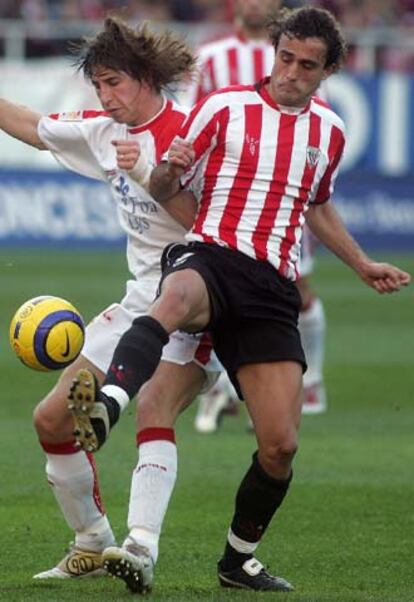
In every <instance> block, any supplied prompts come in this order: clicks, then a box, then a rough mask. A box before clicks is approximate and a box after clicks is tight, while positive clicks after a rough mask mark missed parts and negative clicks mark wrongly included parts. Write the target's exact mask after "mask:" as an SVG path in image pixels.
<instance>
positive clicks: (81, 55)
mask: <svg viewBox="0 0 414 602" xmlns="http://www.w3.org/2000/svg"><path fill="white" fill-rule="evenodd" d="M72 53H73V54H74V55H75V59H74V64H75V66H76V67H77V69H78V70H79V71H81V72H83V74H84V75H85V77H86V78H87V79H91V78H92V77H93V73H94V71H95V69H96V67H98V66H99V67H107V68H109V69H113V70H114V71H123V72H125V73H127V74H128V75H129V76H130V77H132V78H133V79H136V80H138V81H140V82H143V81H144V82H147V83H149V84H150V85H151V86H152V87H153V88H154V89H156V90H157V91H158V92H159V91H161V90H162V89H164V88H166V87H168V86H170V85H174V84H178V83H179V82H181V81H183V80H184V79H191V77H192V75H193V73H194V69H195V65H196V57H195V56H194V54H193V53H192V51H191V50H190V48H189V47H188V46H187V44H186V43H185V41H184V40H183V39H182V38H180V37H178V36H177V35H175V34H173V33H172V32H170V31H163V32H156V31H153V30H152V29H150V27H149V26H148V24H147V23H143V24H141V25H139V26H138V27H137V28H136V29H133V28H132V27H130V26H129V25H127V23H125V22H124V21H123V20H122V19H120V18H119V17H115V16H111V17H107V18H106V19H105V22H104V27H103V29H102V30H101V31H100V32H99V33H97V34H96V35H95V36H94V37H92V38H83V39H82V40H81V41H80V43H79V44H77V45H76V46H73V47H72Z"/></svg>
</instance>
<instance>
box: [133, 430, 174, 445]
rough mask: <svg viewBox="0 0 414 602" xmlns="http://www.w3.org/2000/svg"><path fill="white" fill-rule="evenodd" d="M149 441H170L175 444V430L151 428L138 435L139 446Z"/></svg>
mask: <svg viewBox="0 0 414 602" xmlns="http://www.w3.org/2000/svg"><path fill="white" fill-rule="evenodd" d="M149 441H170V442H171V443H175V433H174V429H171V428H165V427H160V426H159V427H156V426H154V427H149V428H146V429H142V431H139V433H137V446H139V445H141V443H148V442H149Z"/></svg>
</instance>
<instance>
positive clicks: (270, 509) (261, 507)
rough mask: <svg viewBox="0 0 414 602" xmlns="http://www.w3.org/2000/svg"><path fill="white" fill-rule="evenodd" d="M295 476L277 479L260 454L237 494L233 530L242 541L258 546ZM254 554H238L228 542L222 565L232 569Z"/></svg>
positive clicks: (255, 455) (224, 567)
mask: <svg viewBox="0 0 414 602" xmlns="http://www.w3.org/2000/svg"><path fill="white" fill-rule="evenodd" d="M291 479H292V474H291V475H290V477H289V478H288V479H286V480H284V479H283V480H282V479H274V478H273V477H271V476H270V475H268V474H267V473H266V472H265V471H264V470H263V468H262V467H261V466H260V464H259V461H258V459H257V452H255V453H254V454H253V462H252V464H251V466H250V468H249V470H248V471H247V473H246V474H245V476H244V478H243V480H242V482H241V484H240V487H239V489H238V491H237V495H236V504H235V506H236V507H235V512H234V516H233V520H232V523H231V530H232V532H233V533H234V535H236V536H237V537H239V538H240V539H242V540H243V541H247V542H251V543H257V542H258V541H260V539H261V537H262V535H263V534H264V532H265V531H266V529H267V527H268V525H269V523H270V521H271V520H272V518H273V516H274V514H275V513H276V510H277V509H278V508H279V506H280V505H281V503H282V502H283V499H284V497H285V495H286V493H287V490H288V488H289V484H290V481H291ZM251 556H252V555H251V554H242V553H240V552H237V550H235V549H234V548H233V547H232V546H231V545H230V544H229V543H227V545H226V549H225V552H224V556H223V559H222V561H221V566H222V568H223V569H227V570H231V569H232V568H234V567H235V566H240V565H241V564H243V562H244V561H245V560H248V558H250V557H251Z"/></svg>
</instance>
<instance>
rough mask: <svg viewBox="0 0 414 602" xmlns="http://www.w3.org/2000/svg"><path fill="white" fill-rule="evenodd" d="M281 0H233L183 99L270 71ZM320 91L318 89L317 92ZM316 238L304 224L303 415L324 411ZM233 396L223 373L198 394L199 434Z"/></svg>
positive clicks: (231, 404) (227, 409) (229, 409)
mask: <svg viewBox="0 0 414 602" xmlns="http://www.w3.org/2000/svg"><path fill="white" fill-rule="evenodd" d="M282 4H283V2H282V1H281V0H235V2H234V16H235V19H234V33H233V34H232V35H229V36H226V37H224V38H222V39H219V40H216V41H212V42H209V43H206V44H204V45H203V46H201V47H200V49H199V51H198V77H197V78H196V79H195V80H194V83H193V85H191V86H189V88H188V90H187V92H186V97H185V100H186V101H187V102H189V103H190V104H191V105H192V104H194V102H196V101H198V100H201V99H202V98H204V97H205V96H207V95H208V94H210V93H211V92H213V91H214V90H217V89H218V88H224V87H226V86H231V85H236V84H254V83H255V82H257V81H259V80H261V79H263V77H265V76H266V75H269V74H270V71H271V69H272V65H273V62H274V48H273V45H272V43H271V41H270V39H269V36H268V32H267V28H266V23H267V19H268V17H269V15H270V14H271V13H276V12H277V11H278V10H279V9H280V8H281V6H282ZM319 93H320V91H318V94H319ZM315 246H316V245H315V239H314V237H312V235H311V234H310V232H309V230H308V229H307V228H305V230H304V234H303V241H302V248H301V254H302V257H301V268H300V278H298V280H297V283H296V284H297V286H298V288H299V292H300V294H301V298H302V307H301V310H300V313H299V331H300V334H301V338H302V344H303V347H304V350H305V356H306V361H307V364H308V369H307V371H306V374H305V376H304V400H303V405H302V412H303V413H304V414H319V413H321V412H324V411H325V410H326V406H327V400H326V391H325V385H324V382H323V361H324V349H325V311H324V307H323V303H322V300H321V299H320V298H319V297H318V296H317V295H316V294H315V292H314V290H313V289H312V287H311V285H310V281H309V276H310V275H311V273H312V271H313V264H314V250H315ZM235 399H237V395H236V394H235V392H234V388H233V387H232V386H231V383H230V382H229V380H228V378H227V377H226V374H225V373H223V374H222V375H221V377H220V379H219V380H218V382H217V383H216V384H215V385H214V387H212V388H211V389H210V390H209V391H208V392H207V393H205V394H204V395H202V396H201V397H200V401H199V406H198V411H197V415H196V418H195V423H194V424H195V428H196V430H197V431H199V432H200V433H212V432H215V431H216V430H217V428H218V426H219V424H220V420H221V418H222V417H223V415H225V414H232V413H234V410H235V409H237V405H236V404H235Z"/></svg>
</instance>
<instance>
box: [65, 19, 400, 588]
mask: <svg viewBox="0 0 414 602" xmlns="http://www.w3.org/2000/svg"><path fill="white" fill-rule="evenodd" d="M269 31H270V37H271V40H272V43H273V44H274V47H275V62H274V66H273V68H272V71H271V75H270V77H268V78H265V79H264V80H262V81H261V82H258V84H256V85H249V86H236V87H230V88H226V89H222V90H220V91H218V92H216V93H213V94H212V95H210V96H208V97H207V98H206V99H204V100H203V101H201V102H200V103H198V104H197V105H196V106H195V107H194V108H193V110H192V111H191V113H190V115H189V117H188V119H187V120H186V122H185V124H184V126H183V128H182V130H181V133H180V138H178V139H177V140H176V141H175V142H174V143H173V144H172V145H171V147H170V150H169V152H168V155H167V161H166V162H164V163H161V164H160V165H159V166H157V167H156V168H155V170H154V171H153V172H152V174H151V180H150V182H151V184H150V190H151V192H152V194H153V195H154V197H155V198H157V199H158V200H159V202H161V203H162V202H163V201H165V200H168V201H171V199H172V198H173V197H174V194H176V193H179V192H180V191H181V188H182V187H184V188H189V189H191V190H192V191H193V192H194V194H195V196H196V197H197V199H198V212H197V216H196V219H195V222H194V225H193V227H192V229H191V231H190V232H189V233H188V234H187V236H186V238H187V240H188V243H187V244H182V243H176V244H173V245H169V246H167V248H166V249H165V251H164V254H163V259H162V267H163V278H162V280H161V283H160V291H159V296H158V298H157V299H156V301H155V302H154V303H153V304H152V306H151V308H150V311H149V313H148V315H147V316H145V317H143V318H139V319H138V320H135V321H134V323H133V326H132V327H131V328H130V330H129V331H128V332H126V333H125V334H124V335H123V336H122V337H121V340H120V342H119V344H118V346H117V349H116V350H115V354H114V358H113V361H112V362H111V365H112V366H113V369H111V370H110V372H109V373H108V374H107V376H106V380H105V387H104V388H103V391H104V390H105V391H106V392H107V393H110V396H108V395H104V394H103V391H99V389H98V388H96V387H94V388H93V390H91V391H90V392H91V394H93V396H94V398H95V400H96V401H97V403H98V404H100V405H101V406H105V407H108V408H109V407H111V406H112V405H116V404H117V403H118V402H117V399H118V398H119V399H123V398H124V396H125V393H126V394H127V395H128V396H129V397H133V396H134V395H135V394H136V392H137V391H138V390H139V389H140V387H141V386H142V384H143V382H144V380H145V379H146V378H148V375H150V374H152V373H153V372H154V371H155V370H156V368H157V365H158V362H159V357H160V354H161V352H162V349H163V347H164V345H165V344H166V343H167V342H168V340H169V337H170V334H171V333H172V332H174V331H175V330H176V329H177V328H180V329H183V330H184V331H188V332H200V331H205V330H209V331H210V332H211V333H212V337H213V343H214V347H215V350H216V352H217V354H218V356H219V359H220V360H221V361H222V363H223V365H224V366H225V368H226V370H227V372H228V374H229V376H230V377H231V380H232V382H233V384H234V386H235V388H236V389H237V390H238V393H239V394H240V395H241V396H242V398H243V399H244V400H245V402H246V404H247V408H248V410H249V413H250V415H251V417H252V420H253V423H254V427H255V435H256V439H257V444H258V450H257V452H255V453H254V454H253V460H252V463H251V465H250V466H249V468H248V470H247V472H246V474H245V476H244V477H243V479H242V482H241V484H240V486H239V489H238V492H237V495H236V500H235V511H234V515H233V519H232V521H231V525H230V529H229V531H228V534H227V540H226V545H225V550H224V553H223V556H222V558H221V560H220V561H219V564H218V578H219V581H220V584H221V585H222V586H223V587H238V588H244V589H251V590H255V591H289V590H291V589H292V586H291V585H290V583H288V582H287V581H286V580H284V579H282V578H279V577H274V576H272V575H270V574H269V573H268V572H267V571H266V570H265V568H264V567H263V565H262V564H261V563H260V562H259V561H258V560H256V559H255V557H254V553H255V551H256V548H257V547H258V545H259V543H260V540H261V538H262V537H263V535H264V533H265V532H266V530H267V528H268V526H269V524H270V522H271V520H272V518H273V516H274V515H275V513H276V511H277V509H278V508H279V507H280V505H281V504H282V502H283V500H284V498H285V495H286V493H287V491H288V488H289V485H290V482H291V479H292V462H293V458H294V456H295V453H296V450H297V446H298V429H299V423H300V414H301V399H302V373H303V371H304V370H305V369H306V361H305V356H304V353H303V349H302V346H301V341H300V336H299V332H298V329H297V319H298V312H299V308H300V305H301V300H300V296H299V293H298V290H297V288H296V285H295V280H296V278H297V277H298V260H299V253H300V241H301V234H302V229H303V225H304V222H305V220H306V222H307V223H308V224H309V226H310V228H311V229H312V231H313V232H314V233H315V235H317V236H318V238H320V239H321V241H322V242H323V243H324V244H326V245H327V247H328V248H330V249H331V250H332V251H333V252H334V253H335V254H337V255H338V256H339V258H340V259H341V260H342V261H343V262H345V263H346V264H347V265H349V266H350V267H351V268H352V269H353V270H354V271H355V272H356V273H357V274H358V275H359V277H360V278H361V279H362V280H363V281H364V282H365V283H366V284H367V285H368V286H371V287H372V288H374V289H375V290H376V291H378V292H379V293H392V292H395V291H398V290H399V289H400V288H401V287H402V286H405V285H407V284H408V283H409V281H410V276H409V274H407V273H406V272H403V271H402V270H400V269H399V268H397V267H395V266H392V265H390V264H387V263H378V262H375V261H373V260H372V259H370V258H369V257H368V256H367V255H366V254H365V253H364V252H363V250H362V249H361V248H360V247H359V246H358V244H357V243H356V242H355V241H354V239H353V238H352V237H351V236H350V234H349V233H348V232H347V230H346V229H345V227H344V225H343V223H342V221H341V220H340V218H339V216H338V214H337V212H336V211H335V209H334V207H333V205H332V203H331V202H330V198H331V195H332V192H333V188H334V182H335V178H336V174H337V171H338V166H339V163H340V160H341V156H342V152H343V148H344V142H345V138H344V128H343V123H342V121H341V119H340V118H339V117H338V116H337V115H336V114H335V113H334V112H333V111H332V110H330V109H329V108H328V107H326V105H325V104H324V103H321V102H320V101H319V100H318V99H317V98H315V97H314V93H315V91H316V90H317V88H318V87H319V85H320V83H321V81H322V80H324V79H326V78H327V77H329V75H330V74H331V73H333V72H334V71H335V70H337V69H338V68H339V66H340V65H341V63H342V61H343V59H344V56H345V52H346V47H345V43H344V40H343V36H342V33H341V31H340V29H339V26H338V23H337V22H336V21H335V19H334V18H333V16H332V15H331V14H330V13H329V12H327V11H324V10H320V9H314V8H303V9H299V10H297V11H293V12H282V11H281V13H280V15H279V17H278V18H276V19H274V20H273V21H272V22H271V23H270V28H269ZM117 366H123V373H122V378H119V375H118V372H117V370H116V367H117ZM90 380H92V375H91V376H90ZM86 391H87V389H86V388H85V389H82V390H80V389H79V387H78V386H77V384H76V383H75V388H74V391H73V393H74V395H77V394H79V393H81V394H86ZM152 411H153V420H157V414H156V411H155V409H153V410H152ZM150 412H151V408H148V407H147V408H146V417H147V420H149V418H148V415H149V413H150ZM156 425H157V422H156V423H155V424H154V426H156ZM147 461H148V462H151V461H156V458H154V460H152V459H151V458H148V459H147ZM133 479H134V477H133ZM144 514H145V508H143V507H142V500H140V496H139V491H138V490H137V488H136V487H134V481H132V488H131V505H130V516H136V517H137V516H143V515H144ZM141 537H142V529H140V528H139V525H138V524H136V526H135V527H133V528H132V529H131V530H130V532H129V535H128V537H127V539H126V540H125V543H124V545H123V546H122V547H121V548H116V547H110V548H109V549H108V550H105V551H104V553H103V557H104V559H105V561H106V563H107V566H108V568H109V570H110V571H111V572H112V573H113V574H114V575H115V576H117V577H119V578H120V579H122V580H124V581H125V582H126V583H127V584H129V583H130V582H131V580H133V579H134V578H135V577H134V576H136V577H137V578H138V579H139V570H140V560H139V557H137V556H136V553H135V549H136V545H137V542H139V541H140V538H141ZM131 575H132V576H131Z"/></svg>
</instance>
